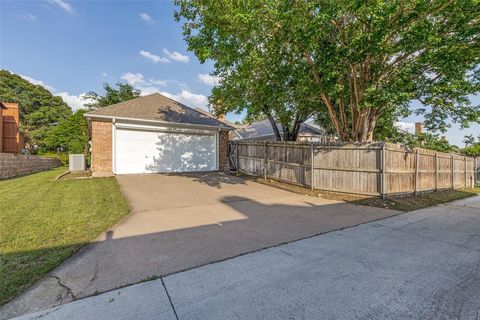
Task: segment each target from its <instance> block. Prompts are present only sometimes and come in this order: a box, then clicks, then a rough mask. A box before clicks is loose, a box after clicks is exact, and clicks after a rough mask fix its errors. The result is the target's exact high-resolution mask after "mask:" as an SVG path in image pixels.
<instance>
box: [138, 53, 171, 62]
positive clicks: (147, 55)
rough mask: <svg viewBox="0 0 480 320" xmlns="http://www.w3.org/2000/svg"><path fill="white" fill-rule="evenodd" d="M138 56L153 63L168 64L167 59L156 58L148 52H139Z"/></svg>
mask: <svg viewBox="0 0 480 320" xmlns="http://www.w3.org/2000/svg"><path fill="white" fill-rule="evenodd" d="M139 53H140V55H141V56H142V57H144V58H147V59H149V60H152V61H153V62H154V63H159V62H164V63H166V62H170V60H168V59H167V58H165V57H160V56H157V55H156V54H153V53H151V52H148V51H145V50H140V52H139Z"/></svg>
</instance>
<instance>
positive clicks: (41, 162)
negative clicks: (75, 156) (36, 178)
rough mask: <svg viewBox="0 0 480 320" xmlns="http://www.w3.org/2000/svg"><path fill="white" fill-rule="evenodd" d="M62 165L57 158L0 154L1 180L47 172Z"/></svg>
mask: <svg viewBox="0 0 480 320" xmlns="http://www.w3.org/2000/svg"><path fill="white" fill-rule="evenodd" d="M61 165H62V162H61V161H60V160H59V159H57V158H45V157H40V156H32V155H24V154H9V153H0V180H2V179H9V178H14V177H18V176H24V175H27V174H31V173H35V172H40V171H46V170H49V169H52V168H55V167H60V166H61Z"/></svg>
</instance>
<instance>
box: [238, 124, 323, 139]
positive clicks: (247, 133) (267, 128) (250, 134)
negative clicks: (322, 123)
mask: <svg viewBox="0 0 480 320" xmlns="http://www.w3.org/2000/svg"><path fill="white" fill-rule="evenodd" d="M278 131H279V132H280V134H283V128H282V126H281V125H278ZM235 133H236V134H238V136H239V137H240V139H255V138H259V137H268V136H273V135H274V133H273V129H272V125H271V124H270V121H268V120H262V121H257V122H254V123H251V124H249V125H246V126H243V127H241V128H238V129H237V130H235ZM299 133H300V134H304V135H308V134H310V135H323V134H325V130H323V129H321V128H315V127H313V126H311V125H309V124H306V123H302V124H301V125H300V132H299Z"/></svg>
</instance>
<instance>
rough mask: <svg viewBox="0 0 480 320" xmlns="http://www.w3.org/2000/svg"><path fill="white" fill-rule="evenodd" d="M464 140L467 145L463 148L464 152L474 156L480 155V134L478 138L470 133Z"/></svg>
mask: <svg viewBox="0 0 480 320" xmlns="http://www.w3.org/2000/svg"><path fill="white" fill-rule="evenodd" d="M464 142H465V145H466V147H465V148H463V150H462V151H463V153H465V154H468V155H469V156H473V157H478V156H480V135H479V136H478V137H477V139H475V137H474V136H473V135H468V136H466V137H465V140H464Z"/></svg>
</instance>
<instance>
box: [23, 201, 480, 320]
mask: <svg viewBox="0 0 480 320" xmlns="http://www.w3.org/2000/svg"><path fill="white" fill-rule="evenodd" d="M479 252H480V197H476V198H470V199H466V200H461V201H457V202H453V203H450V204H447V205H440V206H437V207H432V208H428V209H422V210H418V211H414V212H411V213H408V214H404V215H399V216H396V217H392V218H389V219H385V220H381V221H376V222H371V223H367V224H363V225H361V226H356V227H353V228H349V229H345V230H339V231H334V232H331V233H328V234H324V235H319V236H316V237H312V238H309V239H305V240H300V241H295V242H292V243H288V244H284V245H280V246H277V247H273V248H268V249H265V250H261V251H257V252H253V253H250V254H247V255H243V256H240V257H236V258H233V259H229V260H226V261H222V262H218V263H213V264H209V265H206V266H203V267H200V268H195V269H192V270H188V271H186V272H180V273H176V274H173V275H170V276H166V277H164V278H162V279H159V280H154V281H149V282H144V283H141V284H137V285H133V286H130V287H126V288H123V289H120V290H115V291H110V292H108V293H104V294H102V295H99V296H95V297H90V298H86V299H83V300H79V301H75V302H72V303H69V304H66V305H63V306H60V307H57V308H52V309H49V310H45V311H43V312H39V313H37V314H34V315H32V316H29V317H25V318H22V320H23V319H25V320H26V319H29V320H33V319H39V318H42V319H43V320H53V319H71V320H77V319H78V320H80V319H82V320H85V319H112V320H113V319H115V320H121V319H142V320H144V319H159V320H162V319H165V320H167V319H168V320H175V319H177V320H178V319H180V320H183V319H211V320H215V319H219V320H220V319H352V320H356V319H372V320H373V319H379V320H383V319H399V320H402V319H405V320H407V319H408V320H415V319H417V320H423V319H457V320H463V319H464V320H475V319H479V315H480V253H479Z"/></svg>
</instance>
